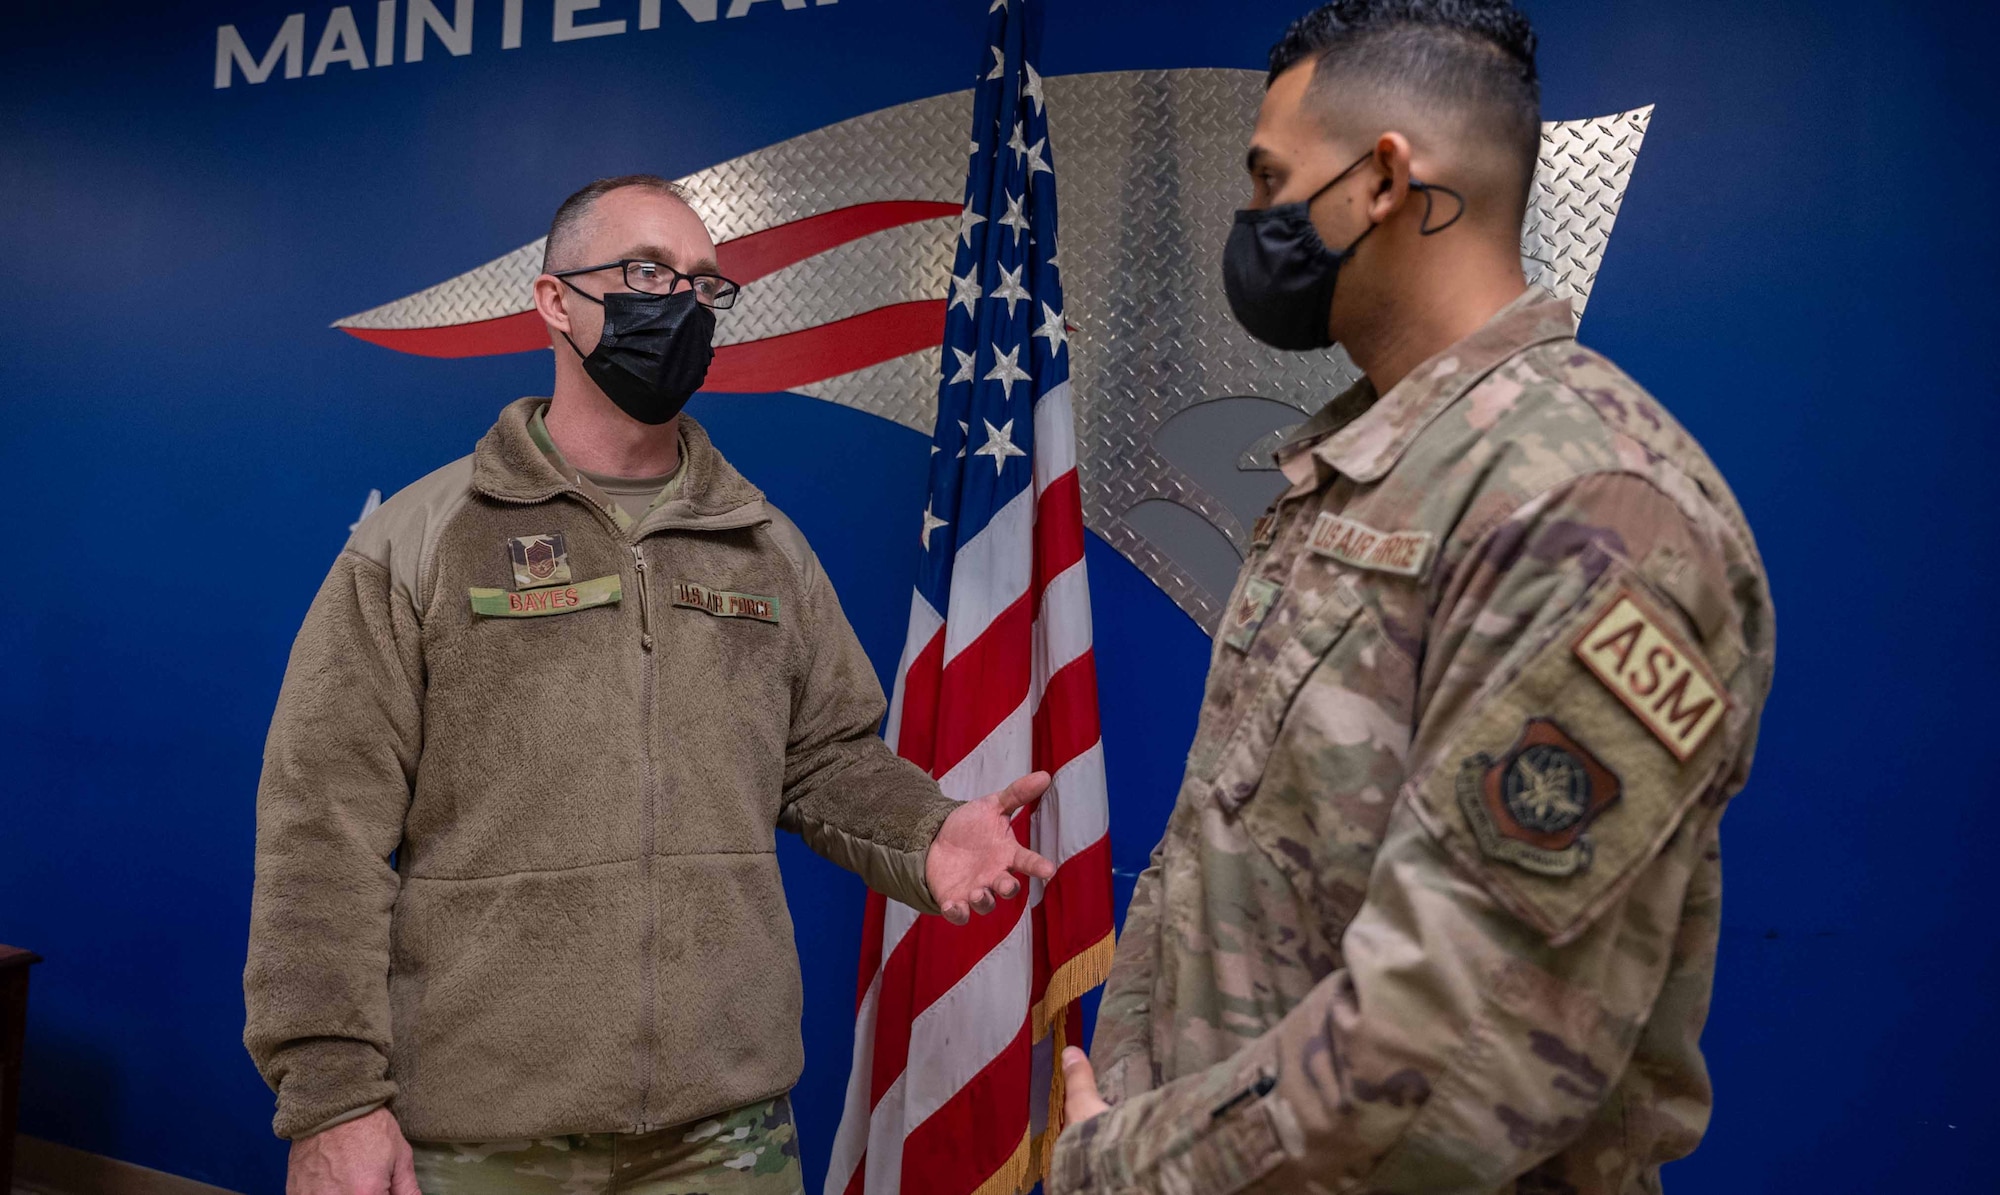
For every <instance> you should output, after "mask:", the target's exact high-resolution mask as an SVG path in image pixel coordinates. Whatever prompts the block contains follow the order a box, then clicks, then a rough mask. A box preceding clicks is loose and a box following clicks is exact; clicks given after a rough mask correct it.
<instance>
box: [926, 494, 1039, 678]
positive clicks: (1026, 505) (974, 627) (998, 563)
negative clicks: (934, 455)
mask: <svg viewBox="0 0 2000 1195" xmlns="http://www.w3.org/2000/svg"><path fill="white" fill-rule="evenodd" d="M983 464H985V460H984V458H981V459H980V460H979V461H978V462H976V464H975V465H974V466H972V467H977V466H978V465H983ZM1034 537H1035V495H1034V494H1033V493H1032V492H1031V491H1028V490H1022V491H1021V492H1020V493H1018V494H1016V495H1014V497H1013V499H1012V500H1010V501H1009V502H1008V503H1007V505H1005V506H1003V507H1001V508H1000V509H999V510H998V511H996V512H994V515H993V519H992V521H991V522H989V523H987V524H986V526H984V527H982V528H981V529H980V531H979V534H978V535H975V536H973V537H972V540H971V542H969V543H966V544H964V545H962V546H961V547H960V548H959V549H958V556H957V558H956V559H955V560H954V561H953V563H952V586H951V599H950V602H949V605H948V609H947V611H946V614H945V627H944V660H945V663H947V664H949V663H951V662H952V661H953V660H955V659H957V658H958V653H960V652H962V651H964V650H965V649H966V648H968V647H970V646H972V644H973V643H974V642H975V641H976V640H978V638H979V637H980V636H981V635H983V634H985V633H986V628H987V627H989V626H991V625H993V619H994V618H995V617H997V616H998V615H999V613H1000V612H1001V611H1002V610H1005V609H1006V608H1007V607H1009V606H1011V605H1013V604H1014V603H1015V602H1016V601H1017V600H1019V598H1020V596H1021V595H1022V594H1024V593H1026V592H1028V584H1029V581H1030V580H1031V579H1032V576H1033V573H1034V568H1035V555H1034V553H1035V538H1034ZM960 577H970V578H974V579H975V580H974V581H973V582H972V583H971V584H966V585H961V584H959V583H958V578H960Z"/></svg>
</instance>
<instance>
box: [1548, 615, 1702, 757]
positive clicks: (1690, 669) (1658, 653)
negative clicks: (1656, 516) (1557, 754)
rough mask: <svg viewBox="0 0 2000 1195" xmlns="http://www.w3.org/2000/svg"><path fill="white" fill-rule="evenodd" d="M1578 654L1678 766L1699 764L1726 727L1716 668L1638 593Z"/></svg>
mask: <svg viewBox="0 0 2000 1195" xmlns="http://www.w3.org/2000/svg"><path fill="white" fill-rule="evenodd" d="M1573 650H1574V651H1575V652H1576V658H1577V659H1579V660H1582V661H1583V663H1584V666H1585V667H1587V668H1589V669H1590V674H1591V675H1592V676H1594V677H1596V678H1597V679H1598V680H1599V681H1601V682H1602V683H1603V684H1604V687H1605V688H1607V689H1610V690H1611V692H1612V693H1613V694H1615V695H1616V696H1617V698H1618V700H1619V701H1621V702H1623V703H1624V704H1625V708H1626V709H1629V710H1631V711H1632V713H1633V716H1635V717H1637V718H1638V719H1639V721H1640V722H1641V723H1643V724H1644V725H1645V727H1646V729H1647V730H1650V731H1652V732H1653V737H1654V738H1657V739H1659V740H1660V742H1662V743H1664V744H1666V748H1667V750H1669V751H1671V752H1673V753H1674V758H1676V759H1680V760H1686V759H1689V758H1691V757H1692V756H1693V755H1694V753H1695V752H1697V751H1699V750H1701V745H1702V744H1703V743H1705V742H1707V741H1708V736H1709V735H1710V734H1713V733H1714V732H1715V728H1716V727H1717V726H1719V725H1721V724H1722V715H1723V714H1724V713H1725V712H1726V711H1727V709H1728V707H1729V699H1728V696H1727V694H1726V693H1725V691H1724V690H1723V687H1722V684H1721V682H1720V681H1718V680H1716V678H1715V673H1714V672H1712V671H1710V669H1709V666H1708V661H1707V660H1706V659H1704V658H1703V657H1702V655H1701V653H1700V652H1698V651H1695V650H1694V649H1693V648H1691V647H1689V646H1688V645H1687V644H1686V643H1685V642H1684V641H1682V639H1681V637H1680V636H1679V635H1677V634H1675V633H1674V630H1673V624H1672V623H1671V622H1669V621H1667V619H1666V618H1664V617H1662V616H1661V615H1660V614H1659V612H1658V611H1657V610H1655V609H1654V608H1653V606H1652V603H1650V602H1648V601H1647V600H1646V599H1645V598H1644V597H1642V596H1641V595H1640V594H1639V593H1638V591H1636V590H1633V589H1629V588H1627V589H1624V590H1622V591H1620V593H1619V594H1618V598H1617V600H1616V601H1614V602H1612V603H1611V605H1610V606H1609V607H1608V608H1607V609H1606V610H1605V611H1604V614H1603V615H1602V616H1601V617H1599V618H1598V619H1597V621H1596V622H1593V623H1591V624H1590V625H1589V626H1588V627H1586V628H1584V631H1583V633H1582V634H1581V635H1578V636H1577V637H1576V642H1575V645H1574V648H1573Z"/></svg>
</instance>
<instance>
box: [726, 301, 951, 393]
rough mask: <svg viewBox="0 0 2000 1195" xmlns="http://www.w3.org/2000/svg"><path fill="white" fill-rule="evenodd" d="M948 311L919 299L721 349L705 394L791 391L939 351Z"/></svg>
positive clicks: (939, 304)
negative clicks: (906, 355) (794, 388)
mask: <svg viewBox="0 0 2000 1195" xmlns="http://www.w3.org/2000/svg"><path fill="white" fill-rule="evenodd" d="M944 311H945V301H944V300H943V299H919V300H917V301H915V302H912V303H894V304H891V305H890V306H887V307H877V308H876V309H875V310H873V311H864V312H862V313H861V314H860V315H851V316H848V317H847V318H846V319H843V320H835V321H833V322H832V323H830V324H819V325H816V326H814V327H811V328H802V329H800V330H799V331H797V332H787V333H785V334H784V335H782V336H769V337H766V338H765V339H763V340H750V341H745V342H743V343H741V344H727V345H723V346H722V347H721V348H719V349H717V350H715V361H714V362H713V363H712V364H711V365H709V367H708V380H707V381H706V382H704V383H702V387H701V388H702V389H703V390H705V391H708V392H710V393H715V394H763V393H769V392H772V391H778V390H789V389H791V388H792V387H793V386H803V385H805V384H807V383H808V382H823V381H825V380H826V379H828V378H831V377H837V376H839V375H840V374H843V373H852V372H854V371H855V370H857V369H865V368H867V367H868V366H870V365H880V364H881V363H882V362H884V361H889V360H893V359H895V358H897V357H901V356H903V355H904V354H906V353H915V352H920V351H922V350H924V349H930V348H936V347H937V346H938V345H939V344H940V343H942V342H943V340H944Z"/></svg>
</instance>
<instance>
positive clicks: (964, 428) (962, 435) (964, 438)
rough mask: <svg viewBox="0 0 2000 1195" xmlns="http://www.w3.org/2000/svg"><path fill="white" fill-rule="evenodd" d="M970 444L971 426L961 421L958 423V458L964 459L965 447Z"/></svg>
mask: <svg viewBox="0 0 2000 1195" xmlns="http://www.w3.org/2000/svg"><path fill="white" fill-rule="evenodd" d="M970 443H972V425H971V424H970V423H967V422H966V421H965V420H963V419H961V420H959V421H958V458H957V459H959V460H964V459H965V448H966V445H968V444H970Z"/></svg>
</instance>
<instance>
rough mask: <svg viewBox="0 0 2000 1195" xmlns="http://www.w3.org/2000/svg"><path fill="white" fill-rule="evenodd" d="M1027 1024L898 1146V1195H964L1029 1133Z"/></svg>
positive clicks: (994, 1170) (984, 1178)
mask: <svg viewBox="0 0 2000 1195" xmlns="http://www.w3.org/2000/svg"><path fill="white" fill-rule="evenodd" d="M1032 1044H1033V1043H1032V1042H1030V1040H1029V1037H1028V1023H1027V1021H1025V1020H1023V1021H1022V1022H1021V1031H1020V1032H1019V1033H1018V1034H1016V1035H1015V1036H1014V1040H1013V1041H1012V1042H1010V1043H1008V1045H1007V1048H1006V1049H1004V1050H1002V1051H1000V1053H999V1055H998V1056H997V1057H995V1058H994V1059H993V1061H992V1062H990V1063H988V1064H987V1065H986V1067H985V1069H983V1070H981V1071H980V1072H979V1073H978V1074H977V1075H974V1076H973V1077H972V1080H971V1082H969V1083H967V1084H966V1085H965V1086H964V1087H961V1088H959V1089H958V1090H957V1091H956V1092H953V1093H952V1096H951V1098H950V1099H949V1100H947V1101H945V1105H944V1107H942V1108H939V1109H938V1110H937V1111H936V1112H934V1113H932V1114H931V1115H930V1116H929V1117H927V1118H925V1120H924V1122H923V1123H922V1124H920V1125H918V1126H917V1127H916V1128H914V1129H912V1130H911V1131H910V1135H909V1136H908V1137H906V1138H904V1141H903V1182H902V1195H967V1193H968V1192H971V1191H974V1190H976V1189H978V1187H979V1185H980V1183H982V1182H984V1181H985V1180H986V1178H987V1176H988V1175H991V1174H993V1173H995V1172H996V1171H998V1170H999V1169H1000V1168H1001V1167H1002V1166H1004V1165H1006V1164H1007V1160H1008V1159H1009V1158H1010V1157H1012V1156H1013V1154H1014V1150H1015V1148H1016V1147H1017V1146H1019V1145H1020V1143H1021V1138H1022V1137H1023V1136H1025V1135H1026V1133H1027V1131H1028V1072H1029V1070H1030V1069H1031V1068H1030V1066H1029V1057H1030V1050H1031V1048H1032Z"/></svg>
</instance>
